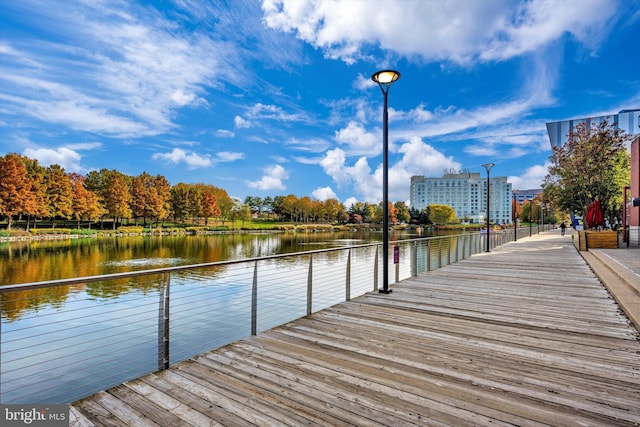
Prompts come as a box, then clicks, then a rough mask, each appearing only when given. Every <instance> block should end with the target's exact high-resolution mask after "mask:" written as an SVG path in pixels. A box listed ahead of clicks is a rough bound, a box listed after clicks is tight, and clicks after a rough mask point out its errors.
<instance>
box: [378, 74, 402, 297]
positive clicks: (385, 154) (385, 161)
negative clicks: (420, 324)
mask: <svg viewBox="0 0 640 427" xmlns="http://www.w3.org/2000/svg"><path fill="white" fill-rule="evenodd" d="M399 78H400V73H399V72H397V71H394V70H382V71H377V72H375V73H373V75H372V76H371V80H373V81H374V82H376V83H378V86H380V90H382V95H383V97H384V110H383V113H382V140H383V142H382V146H383V148H382V289H380V290H379V292H380V293H383V294H388V293H390V292H391V289H389V112H388V111H387V98H388V95H389V86H391V83H393V82H395V81H396V80H398V79H399Z"/></svg>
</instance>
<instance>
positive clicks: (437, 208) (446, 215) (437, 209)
mask: <svg viewBox="0 0 640 427" xmlns="http://www.w3.org/2000/svg"><path fill="white" fill-rule="evenodd" d="M429 219H430V220H431V222H432V223H433V224H437V225H445V224H451V223H453V222H455V220H456V211H455V209H453V208H452V207H451V206H448V205H429Z"/></svg>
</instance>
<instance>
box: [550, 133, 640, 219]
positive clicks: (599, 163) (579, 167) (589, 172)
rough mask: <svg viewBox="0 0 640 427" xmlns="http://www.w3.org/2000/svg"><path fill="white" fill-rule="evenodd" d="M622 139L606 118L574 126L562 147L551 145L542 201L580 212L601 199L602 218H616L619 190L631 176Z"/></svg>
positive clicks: (619, 200) (620, 192) (619, 197)
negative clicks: (551, 151)
mask: <svg viewBox="0 0 640 427" xmlns="http://www.w3.org/2000/svg"><path fill="white" fill-rule="evenodd" d="M624 142H625V135H624V132H623V131H622V130H620V129H617V128H615V127H614V126H613V125H612V124H609V123H608V122H606V121H605V122H603V123H601V124H598V125H592V126H587V124H586V123H581V124H579V125H578V126H576V128H575V130H574V131H572V132H570V133H569V136H568V139H567V142H566V143H565V144H564V145H563V146H561V147H554V148H553V153H552V155H551V157H550V159H551V161H552V166H550V167H549V173H548V175H547V176H546V177H545V181H544V184H543V190H544V193H543V194H544V200H551V201H552V202H553V204H554V206H556V207H557V208H559V209H561V210H563V211H569V212H579V213H581V214H582V215H584V214H585V212H586V208H587V205H589V204H590V203H591V202H593V201H595V200H600V203H601V204H602V207H603V209H604V214H605V217H606V218H609V219H613V218H614V217H617V216H618V213H619V211H620V209H621V207H622V190H623V188H624V186H625V185H629V180H630V176H631V174H630V155H629V153H628V152H627V150H626V148H625V144H624Z"/></svg>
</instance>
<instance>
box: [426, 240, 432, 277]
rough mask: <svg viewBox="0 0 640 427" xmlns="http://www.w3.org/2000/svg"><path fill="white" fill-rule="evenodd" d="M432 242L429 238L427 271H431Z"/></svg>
mask: <svg viewBox="0 0 640 427" xmlns="http://www.w3.org/2000/svg"><path fill="white" fill-rule="evenodd" d="M431 242H432V240H427V272H429V271H431Z"/></svg>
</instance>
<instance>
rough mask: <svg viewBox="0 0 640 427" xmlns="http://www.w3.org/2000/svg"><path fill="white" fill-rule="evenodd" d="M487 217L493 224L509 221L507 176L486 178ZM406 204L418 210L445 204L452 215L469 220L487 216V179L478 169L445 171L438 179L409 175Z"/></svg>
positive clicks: (481, 219) (509, 197)
mask: <svg viewBox="0 0 640 427" xmlns="http://www.w3.org/2000/svg"><path fill="white" fill-rule="evenodd" d="M490 181H491V182H490V184H491V190H490V194H489V195H490V197H489V205H490V206H489V211H490V212H489V219H490V221H492V222H494V223H495V224H510V223H511V222H512V219H511V197H512V195H511V184H510V183H508V182H507V177H504V176H498V177H491V178H490ZM410 204H411V207H412V208H415V209H417V210H422V209H424V208H426V207H427V206H429V205H448V206H451V207H452V208H453V209H454V210H455V211H456V216H457V217H458V218H459V219H461V220H463V221H468V222H472V223H482V222H485V221H486V218H487V212H486V210H487V178H486V176H484V177H482V176H481V174H480V173H479V172H465V171H461V172H457V173H454V172H452V171H445V173H444V175H443V176H442V178H427V177H424V176H412V177H411V190H410Z"/></svg>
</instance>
